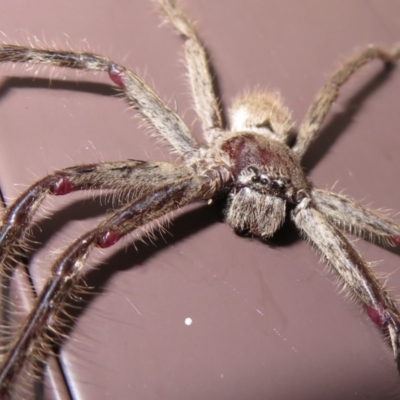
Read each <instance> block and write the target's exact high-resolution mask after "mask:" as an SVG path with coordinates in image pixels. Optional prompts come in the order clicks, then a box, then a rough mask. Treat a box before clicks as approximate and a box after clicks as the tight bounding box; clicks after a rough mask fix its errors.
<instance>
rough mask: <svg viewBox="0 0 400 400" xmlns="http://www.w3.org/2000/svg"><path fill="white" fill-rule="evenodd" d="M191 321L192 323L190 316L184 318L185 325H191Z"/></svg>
mask: <svg viewBox="0 0 400 400" xmlns="http://www.w3.org/2000/svg"><path fill="white" fill-rule="evenodd" d="M192 323H193V320H192V318H186V319H185V325H187V326H190V325H192Z"/></svg>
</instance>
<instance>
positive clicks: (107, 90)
mask: <svg viewBox="0 0 400 400" xmlns="http://www.w3.org/2000/svg"><path fill="white" fill-rule="evenodd" d="M26 88H28V89H52V90H71V91H75V92H85V93H93V94H98V95H101V96H115V95H116V94H118V91H117V89H116V88H115V87H114V86H112V85H111V84H107V83H100V82H89V81H73V80H62V79H48V78H34V77H6V78H4V79H3V80H2V82H1V84H0V99H4V98H5V97H7V94H8V93H9V92H10V91H12V90H13V89H26Z"/></svg>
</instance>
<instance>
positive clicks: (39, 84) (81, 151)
mask: <svg viewBox="0 0 400 400" xmlns="http://www.w3.org/2000/svg"><path fill="white" fill-rule="evenodd" d="M185 5H186V8H187V9H188V11H189V13H190V15H192V16H193V17H194V18H195V19H196V20H198V27H199V30H200V33H201V37H202V38H203V40H204V42H205V43H206V45H207V47H208V49H209V50H210V53H211V55H212V60H213V64H214V66H215V69H216V72H217V73H218V77H219V86H220V91H221V93H222V101H223V104H224V106H229V104H230V101H231V99H232V98H233V97H234V96H235V95H236V94H238V93H240V92H241V91H243V90H244V89H246V88H252V87H254V86H256V85H260V87H262V88H269V89H273V90H275V89H278V90H280V92H281V93H282V95H283V97H284V98H285V99H286V103H287V104H288V106H289V107H290V108H291V109H293V113H294V117H295V119H296V121H298V123H299V122H300V121H301V118H302V116H303V115H304V114H305V112H306V109H307V107H308V106H309V104H310V102H311V101H312V99H313V96H314V95H315V93H316V92H317V90H318V89H319V88H320V87H321V85H322V84H323V83H324V82H325V79H326V76H327V75H328V74H329V73H330V72H331V71H332V70H333V68H334V67H335V66H336V65H337V63H338V61H339V60H340V59H341V58H343V57H344V56H346V55H348V54H351V52H352V50H353V49H354V48H357V47H358V48H362V47H363V46H365V45H367V44H370V43H377V44H385V45H389V46H390V45H392V44H394V43H396V42H399V41H400V18H399V15H400V3H399V2H397V1H389V0H388V1H386V2H381V1H378V0H374V1H369V2H365V1H361V0H359V1H356V0H354V1H349V2H344V1H341V2H336V1H324V2H321V1H316V0H303V1H302V2H299V1H291V2H287V1H285V2H283V1H272V0H268V1H263V0H259V1H256V0H250V1H246V2H244V1H238V0H219V1H214V2H204V1H200V0H187V1H186V2H185ZM159 25H160V19H159V16H158V15H157V13H156V12H154V7H153V6H152V5H151V4H150V2H149V1H144V0H140V1H139V0H131V1H128V0H116V1H114V2H111V1H100V0H96V1H93V0H81V1H76V0H73V1H69V2H54V1H49V0H47V1H45V0H37V1H35V2H31V1H28V0H15V1H13V2H3V3H1V4H0V29H1V31H2V32H4V34H5V35H6V39H4V40H5V41H7V42H18V43H21V44H26V43H28V41H29V40H30V39H31V40H32V38H34V37H37V38H38V39H39V40H40V41H42V42H46V43H48V44H52V43H53V41H54V43H55V45H56V46H60V47H64V48H65V47H67V48H68V47H70V48H78V49H82V48H87V47H88V45H86V44H85V43H86V42H87V43H88V44H89V45H90V46H89V48H90V49H92V50H93V51H96V52H99V53H102V54H105V55H107V56H109V57H110V58H112V59H115V60H116V61H118V62H121V63H122V64H124V65H126V66H128V67H130V68H132V69H133V70H134V71H138V72H139V74H140V75H141V76H144V75H145V76H146V79H147V81H148V82H150V83H151V84H152V85H154V87H155V88H156V90H157V92H158V93H159V94H160V95H161V96H162V98H163V99H167V100H168V101H169V103H170V104H171V105H172V106H173V107H174V106H175V104H176V106H177V107H178V110H179V113H180V114H181V115H184V117H185V121H186V122H187V124H188V125H192V122H193V120H194V118H195V115H194V113H193V111H192V110H191V109H190V107H191V102H190V97H189V96H188V88H187V86H186V85H185V77H184V75H185V71H184V67H183V65H182V63H181V62H179V61H178V60H179V59H182V49H181V41H180V40H179V38H177V37H176V35H174V34H173V33H172V32H171V30H169V29H167V28H159ZM84 41H85V42H84ZM0 71H1V81H0V121H1V128H0V141H1V145H0V184H1V189H2V190H3V192H4V194H5V196H6V197H7V198H8V199H9V200H12V199H13V198H15V196H17V194H18V193H20V191H21V190H22V188H23V187H25V185H29V184H31V183H32V182H34V181H35V179H37V178H38V177H41V176H43V175H45V174H46V173H48V172H51V171H53V170H55V169H57V168H63V167H67V166H71V165H74V164H81V163H87V162H97V161H103V160H122V159H125V158H130V159H145V160H147V159H156V160H171V157H170V156H169V155H168V152H167V150H166V149H164V148H162V147H161V145H159V144H157V143H155V141H154V140H153V139H151V138H150V137H149V135H146V134H145V132H144V131H145V130H144V129H139V128H138V127H137V122H138V121H137V119H134V118H132V112H130V111H127V110H126V109H127V106H126V103H125V102H124V101H122V100H118V99H116V98H115V97H114V96H113V91H112V89H110V87H111V86H110V82H109V80H108V79H107V76H102V75H97V76H93V75H92V74H79V75H77V74H76V73H75V72H72V73H69V72H68V73H67V72H65V71H51V70H49V69H43V68H41V69H40V72H39V75H38V77H37V78H36V80H35V81H32V79H31V78H30V77H32V76H33V75H34V74H35V71H29V72H26V73H25V71H24V69H23V68H19V67H17V68H15V69H13V68H12V67H11V66H10V65H7V66H2V68H1V70H0ZM381 71H382V67H381V65H380V64H379V62H376V63H373V64H371V65H369V66H367V67H365V68H364V69H363V70H362V72H360V73H359V74H358V75H357V76H356V77H355V78H354V79H352V80H351V81H350V82H349V83H348V85H346V87H345V88H344V89H343V92H342V94H341V96H340V98H339V100H338V101H337V102H336V104H335V105H334V107H333V108H332V111H331V113H330V114H329V117H328V120H327V121H326V124H325V125H324V126H325V128H324V129H323V132H322V136H321V137H320V139H318V140H317V141H316V143H315V145H314V146H313V147H312V149H311V150H310V152H309V153H308V154H307V158H306V167H307V169H309V170H310V174H311V178H312V179H313V181H314V182H315V184H316V185H318V186H320V187H332V186H333V185H334V184H336V186H335V190H337V191H341V190H344V189H345V192H346V193H347V194H348V195H351V196H353V197H355V198H357V199H364V203H365V204H373V206H374V207H376V208H379V207H384V208H390V209H394V210H399V209H400V189H399V185H398V180H399V178H398V174H397V172H398V171H399V169H400V157H399V155H398V154H399V150H400V107H399V100H400V95H399V93H400V70H399V68H397V70H396V69H394V70H393V71H392V73H391V74H387V75H383V74H381V73H380V72H381ZM49 75H51V76H52V81H51V82H50V81H49V80H48V76H49ZM20 77H22V78H20ZM193 129H194V131H195V132H196V135H197V137H200V130H199V127H198V125H197V123H195V124H194V125H193ZM90 197H91V196H90V195H89V198H90ZM79 198H80V197H79V196H77V195H74V196H73V197H72V200H71V199H67V198H59V199H58V198H57V199H51V200H50V201H49V202H48V203H46V214H47V215H50V214H51V215H52V214H53V213H54V220H52V221H50V220H44V221H42V223H41V225H40V226H41V227H42V228H43V234H42V235H41V237H42V238H43V239H44V241H45V244H44V246H43V247H41V248H40V249H39V250H38V251H37V253H36V254H35V258H34V262H33V265H32V270H33V275H34V279H35V281H36V282H37V285H38V286H39V287H40V285H42V284H43V279H45V278H44V277H45V271H46V268H47V267H48V265H49V264H50V262H51V259H52V258H54V251H55V250H56V251H58V249H59V248H62V247H63V246H65V245H66V243H68V242H69V241H70V240H72V239H73V238H74V237H76V236H77V235H78V234H79V233H81V232H83V231H84V230H85V229H87V228H88V227H89V226H91V224H93V222H94V221H96V220H97V219H98V218H100V217H99V216H98V215H97V210H94V207H93V203H92V202H91V200H88V201H86V202H83V203H82V202H80V201H79V200H78V199H79ZM86 215H89V218H87V219H86V218H85V216H86ZM169 231H170V232H171V233H172V235H169V234H167V235H164V239H162V238H159V239H157V241H156V243H155V245H153V244H150V245H147V246H145V245H143V244H138V246H137V247H138V250H139V251H138V252H136V250H135V248H134V247H133V246H129V247H127V248H125V247H124V246H122V247H119V249H117V250H111V251H108V250H107V251H105V252H104V255H102V254H100V252H96V253H95V254H94V257H93V258H92V264H94V265H97V267H98V269H97V271H96V272H95V273H91V274H90V276H89V278H88V285H89V286H92V285H93V286H95V292H97V293H98V295H96V296H94V297H93V299H92V300H91V301H90V303H89V304H88V305H87V306H86V307H85V309H84V310H83V311H82V312H81V313H79V315H78V317H77V319H76V322H75V324H74V326H73V328H72V332H71V337H70V340H69V341H68V342H67V343H66V344H65V346H64V347H63V350H62V364H63V368H64V373H65V376H66V379H67V382H68V385H69V386H70V390H71V393H72V394H73V398H75V399H80V400H81V399H82V400H83V399H85V400H86V399H163V400H166V399H174V400H178V399H182V400H183V399H230V400H233V399H234V400H245V399H246V400H256V399H332V400H333V399H376V400H378V399H380V400H381V399H393V398H394V397H395V395H396V394H398V393H399V389H400V387H399V383H398V378H397V376H396V370H395V367H394V363H393V361H392V355H391V352H390V350H389V349H388V348H386V346H385V345H384V344H383V342H382V338H381V336H380V334H379V332H378V330H377V329H376V328H375V326H374V325H373V324H372V322H370V321H368V319H367V317H366V316H365V315H364V314H363V313H362V312H360V309H359V307H358V306H357V305H356V304H354V303H353V302H351V301H349V300H346V299H345V298H344V297H345V296H344V295H343V294H338V289H337V288H336V287H335V285H334V282H335V278H334V277H333V276H332V274H330V273H328V272H327V271H326V268H325V267H324V266H323V265H322V264H320V263H319V259H318V257H317V256H316V255H315V254H314V252H313V251H312V250H311V249H310V248H309V246H308V245H307V244H306V243H304V242H303V241H301V240H299V239H296V238H295V236H294V235H293V232H291V231H290V229H289V230H286V231H285V233H286V235H287V236H288V239H284V238H283V235H280V237H279V240H276V241H275V244H279V246H270V245H268V244H265V243H261V242H260V241H258V240H255V239H250V238H241V237H238V236H236V235H235V234H233V233H232V231H231V229H230V228H229V227H228V226H227V225H225V224H221V223H220V222H218V218H217V213H216V211H215V209H214V208H213V207H208V206H205V205H200V206H198V207H192V208H188V209H186V210H184V212H182V213H179V214H178V216H177V218H176V221H175V222H174V224H173V225H172V226H171V227H170V228H169ZM357 247H358V248H359V249H360V250H361V251H362V253H363V254H364V255H365V257H366V259H367V260H369V261H378V260H384V262H381V263H379V265H378V266H377V267H376V271H377V273H380V274H384V275H385V276H386V275H387V274H388V286H389V287H391V288H393V292H394V294H395V295H396V294H397V295H398V294H399V293H400V273H399V267H398V265H399V260H400V259H399V252H396V251H387V250H383V249H381V248H379V247H377V246H374V245H371V244H368V243H365V242H363V241H358V242H357ZM49 251H50V255H49ZM100 260H101V262H100ZM46 266H47V267H46ZM186 318H191V319H192V320H193V323H192V325H191V326H186V325H185V319H186ZM49 396H51V394H50V393H49ZM54 398H56V397H55V396H54ZM61 398H68V396H66V395H64V396H61Z"/></svg>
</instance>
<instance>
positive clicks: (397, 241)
mask: <svg viewBox="0 0 400 400" xmlns="http://www.w3.org/2000/svg"><path fill="white" fill-rule="evenodd" d="M391 239H392V242H393V244H395V245H396V246H400V235H395V236H392V237H391Z"/></svg>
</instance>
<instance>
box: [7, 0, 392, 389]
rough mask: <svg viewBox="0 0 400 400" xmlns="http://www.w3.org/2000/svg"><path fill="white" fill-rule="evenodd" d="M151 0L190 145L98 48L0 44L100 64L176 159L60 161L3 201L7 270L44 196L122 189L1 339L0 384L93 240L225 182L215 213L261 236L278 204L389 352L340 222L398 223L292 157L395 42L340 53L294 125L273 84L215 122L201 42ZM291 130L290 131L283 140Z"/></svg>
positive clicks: (349, 226)
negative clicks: (223, 207) (221, 209)
mask: <svg viewBox="0 0 400 400" xmlns="http://www.w3.org/2000/svg"><path fill="white" fill-rule="evenodd" d="M159 3H160V4H161V6H162V7H163V9H164V12H165V13H166V14H167V15H168V18H169V20H170V22H171V23H172V24H173V25H174V26H175V28H176V29H177V30H178V31H179V32H180V33H181V35H183V36H184V37H185V39H186V43H185V50H186V61H187V65H188V70H189V77H190V80H191V87H192V91H193V97H194V103H195V107H196V111H197V113H198V115H199V118H200V120H201V122H202V125H203V131H204V136H205V140H206V145H205V146H204V147H202V146H200V145H198V143H197V142H196V140H195V139H194V138H193V137H192V135H191V133H190V131H189V130H188V128H187V127H186V126H185V124H184V123H183V121H182V120H181V119H180V117H179V116H178V115H177V114H175V113H174V112H172V111H171V110H170V109H169V108H168V107H166V106H165V104H164V103H163V102H162V101H161V100H160V99H159V98H158V96H157V95H156V94H155V93H154V92H152V91H151V90H150V89H149V88H148V87H147V86H146V84H144V82H143V81H142V80H141V79H139V78H138V77H137V76H136V75H135V74H133V73H132V72H131V71H129V70H127V69H126V68H124V67H122V66H120V65H117V64H115V63H113V62H111V61H110V60H108V59H107V58H105V57H102V56H97V55H94V54H91V53H75V52H73V51H70V52H62V51H57V50H41V49H33V48H27V47H20V46H13V45H3V46H2V47H1V51H0V59H1V61H3V62H21V63H27V64H37V63H45V64H51V65H54V66H61V67H68V68H76V69H82V70H93V71H103V72H107V73H108V74H109V75H110V77H111V79H112V81H113V82H114V83H115V84H117V85H118V86H120V87H121V88H122V89H123V90H124V91H125V94H126V96H127V97H128V99H129V101H130V103H131V105H132V106H133V107H134V108H137V109H138V111H139V112H140V113H141V114H142V115H143V117H144V118H145V119H146V120H147V121H148V122H149V123H150V125H151V126H152V127H153V128H154V129H155V131H156V132H157V133H158V135H159V136H160V137H161V138H162V139H164V141H166V142H167V143H168V144H169V145H170V147H172V149H173V150H174V151H175V153H177V154H178V155H180V156H181V158H182V161H183V162H182V164H181V165H176V164H170V163H155V162H154V163H153V162H139V161H126V162H118V163H103V164H97V165H85V166H78V167H72V168H67V169H64V170H61V171H56V172H55V173H53V174H51V175H50V176H48V177H46V178H44V179H43V180H41V181H38V182H37V183H36V184H35V185H34V186H32V188H30V189H28V190H27V191H26V192H25V193H24V194H22V195H21V197H20V198H19V199H18V200H17V202H16V203H15V204H14V205H12V206H11V207H10V208H9V210H8V212H7V214H6V216H5V218H4V222H3V225H2V245H3V250H4V252H3V260H2V261H3V265H5V266H6V271H5V272H6V273H7V272H9V271H8V268H7V267H9V266H10V264H11V261H12V260H13V258H14V256H15V255H17V254H18V252H19V248H20V247H23V246H24V245H25V236H26V233H27V232H26V231H27V229H28V227H29V226H30V224H31V219H32V216H33V214H34V213H35V211H36V209H37V208H38V207H39V205H40V203H41V201H42V200H43V198H44V197H45V195H47V194H53V195H64V194H68V193H71V192H72V191H77V190H82V189H86V190H92V189H107V190H118V191H120V192H122V193H123V194H124V190H126V192H127V193H128V194H127V195H126V196H125V197H124V195H122V198H123V200H124V204H123V206H122V208H121V209H119V210H116V211H115V212H113V213H112V214H110V215H109V216H108V217H107V218H106V219H105V221H104V222H103V223H101V224H100V225H99V226H98V227H97V228H95V229H93V230H91V231H90V232H88V233H87V234H85V235H82V236H81V237H79V238H78V239H77V240H76V241H74V243H73V244H72V245H71V246H70V247H69V248H68V249H67V250H66V251H65V252H64V253H63V254H62V255H61V256H60V257H59V259H58V261H57V263H56V264H55V266H54V267H53V274H54V277H53V278H52V279H51V280H50V281H49V282H48V284H47V285H46V287H45V289H44V291H43V293H42V294H41V295H40V298H39V300H38V306H37V307H36V309H35V311H34V313H32V314H31V316H30V319H27V322H26V324H25V326H24V327H23V329H22V331H21V332H22V333H18V335H17V339H16V340H14V342H13V343H11V346H10V348H6V351H5V362H4V366H3V369H2V373H1V378H0V379H1V385H2V391H3V393H4V394H6V393H7V392H8V391H9V388H10V387H11V386H12V383H13V381H14V375H16V374H17V373H18V370H19V368H20V366H21V365H22V364H24V363H25V362H27V361H29V360H27V359H26V358H27V357H26V355H27V354H26V353H36V356H39V357H40V356H43V354H41V353H45V352H46V351H47V350H48V347H50V346H51V344H50V341H51V339H52V338H49V337H48V332H49V331H51V330H52V331H57V323H58V320H57V318H56V314H57V312H60V311H61V310H60V309H62V302H63V299H64V297H65V295H66V293H67V292H68V290H69V289H70V288H71V287H73V286H74V283H75V279H76V277H77V276H78V275H79V274H80V271H81V268H82V266H83V264H84V261H85V259H86V257H87V255H88V254H89V252H90V251H91V250H92V249H93V248H95V247H100V248H106V247H109V246H111V245H113V244H114V243H116V242H117V241H118V240H119V239H121V238H122V237H123V236H124V235H125V234H127V233H129V232H130V231H132V230H134V229H136V228H138V227H140V226H142V225H143V224H146V223H147V222H151V221H153V220H154V219H156V218H158V217H160V216H163V215H164V214H167V213H169V212H170V211H173V210H175V209H176V208H179V207H181V206H183V205H185V204H188V203H191V202H194V201H197V200H212V199H213V198H216V197H219V196H221V195H223V194H226V193H227V192H228V207H227V211H226V218H227V221H228V222H229V223H230V224H231V225H232V226H233V227H234V228H235V229H238V230H243V229H244V230H250V231H251V232H252V233H253V234H254V235H257V236H262V237H270V236H271V235H272V234H273V233H274V232H275V231H276V230H277V229H278V228H279V227H280V225H281V224H282V222H283V220H284V218H285V216H286V213H287V212H288V213H289V217H290V218H291V219H292V221H293V222H294V223H295V224H296V225H297V227H298V228H299V230H300V231H301V233H302V234H303V235H304V236H305V237H306V238H307V239H308V240H309V241H310V242H312V243H313V244H314V246H315V247H316V248H317V249H318V250H319V252H320V253H322V255H323V257H324V259H325V260H326V261H327V262H328V264H329V265H331V266H333V267H334V268H335V270H336V272H337V273H338V274H339V276H340V279H341V282H342V284H343V286H344V287H346V288H347V289H348V290H349V292H350V293H351V294H352V295H353V297H355V298H356V299H357V300H358V301H359V302H360V303H361V304H362V305H363V306H364V308H365V309H366V311H367V312H368V315H369V316H370V317H371V319H372V320H373V321H374V322H375V323H376V324H377V325H379V326H380V327H381V328H382V330H383V331H384V333H385V334H386V335H390V340H391V345H392V347H393V350H394V353H395V358H396V361H397V362H398V354H397V349H398V326H399V313H398V310H397V306H396V304H395V303H394V301H393V300H392V299H391V297H390V296H389V295H388V293H387V292H386V290H385V289H384V288H383V287H382V284H381V283H380V282H379V281H378V280H377V279H376V278H375V277H374V275H373V274H372V273H371V271H370V270H369V267H368V265H367V263H366V262H365V261H364V260H363V259H362V258H361V256H360V255H359V254H358V252H357V251H356V250H355V249H354V247H353V246H352V245H351V244H350V243H349V241H348V240H347V239H346V238H345V236H344V235H343V234H342V233H341V230H344V231H350V232H354V233H357V234H358V235H360V236H362V237H363V236H367V235H368V236H371V237H373V238H377V239H381V240H382V241H383V242H385V241H386V242H387V243H397V242H398V238H399V226H398V224H396V223H395V222H393V221H391V220H390V219H389V218H387V217H386V216H384V215H382V214H379V213H377V212H373V211H370V210H367V209H365V208H364V207H362V206H360V205H359V204H357V203H355V202H353V201H352V200H349V199H348V198H346V197H344V196H341V195H335V194H333V193H331V192H329V191H326V190H319V189H315V188H313V187H312V186H311V185H310V184H309V183H308V182H307V179H306V178H305V177H304V174H303V172H302V169H301V166H300V160H301V157H302V156H303V154H304V153H305V151H306V149H307V148H308V146H309V143H310V142H311V141H312V140H313V138H314V137H315V135H316V132H317V130H318V128H319V127H320V125H321V123H322V121H323V120H324V118H325V116H326V113H327V112H328V110H329V108H330V106H331V104H332V102H333V101H334V100H335V98H336V96H337V94H338V89H339V88H340V86H341V85H342V84H343V83H345V81H346V80H347V79H348V78H349V77H350V75H352V74H353V73H354V72H355V71H357V70H358V68H360V67H361V66H362V65H363V64H365V63H367V62H369V61H370V60H372V59H375V58H379V59H382V60H383V61H384V62H387V63H391V62H393V61H394V60H395V59H397V58H398V57H399V49H398V48H395V49H394V50H393V51H390V52H389V51H384V50H381V49H380V48H377V47H370V48H368V49H366V50H364V51H361V52H358V53H356V55H355V56H354V57H353V58H351V59H349V60H347V61H346V62H345V63H344V64H343V65H342V66H341V67H340V68H339V69H338V70H337V71H336V72H335V74H334V75H333V76H332V77H331V79H330V80H329V81H328V83H327V84H326V85H325V86H324V88H323V89H322V90H321V92H320V93H319V95H318V96H317V98H316V100H315V101H314V102H313V104H312V106H311V108H310V110H309V112H308V113H307V116H306V118H305V120H304V122H303V124H302V125H301V127H300V129H299V132H298V134H295V132H293V131H292V123H291V121H290V117H289V113H288V112H287V110H286V108H285V107H283V105H282V103H281V101H280V100H279V99H278V98H277V97H276V96H274V95H270V94H267V95H266V94H262V93H259V92H255V93H252V94H247V95H245V96H242V97H241V98H239V100H238V101H237V102H236V103H235V105H234V106H233V107H232V109H231V112H230V123H229V128H228V130H226V127H225V126H224V124H223V123H222V118H221V115H220V110H219V106H218V102H217V100H216V97H215V95H214V91H213V87H212V83H211V78H210V74H209V71H208V66H207V60H206V57H205V53H204V51H203V49H202V46H201V44H200V42H199V40H198V38H197V35H196V33H195V31H194V29H193V27H192V25H191V23H190V22H189V21H188V20H187V18H186V16H185V15H184V14H183V13H182V12H181V11H180V10H179V9H178V8H175V6H174V5H173V4H171V3H170V2H168V1H160V2H159ZM293 136H296V137H295V138H294V140H293V141H290V140H289V139H290V138H292V137H293ZM292 143H293V146H292ZM288 144H290V145H291V146H289V145H288ZM121 183H122V184H121ZM126 201H127V202H126ZM43 348H44V349H43ZM43 350H44V351H43Z"/></svg>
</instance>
